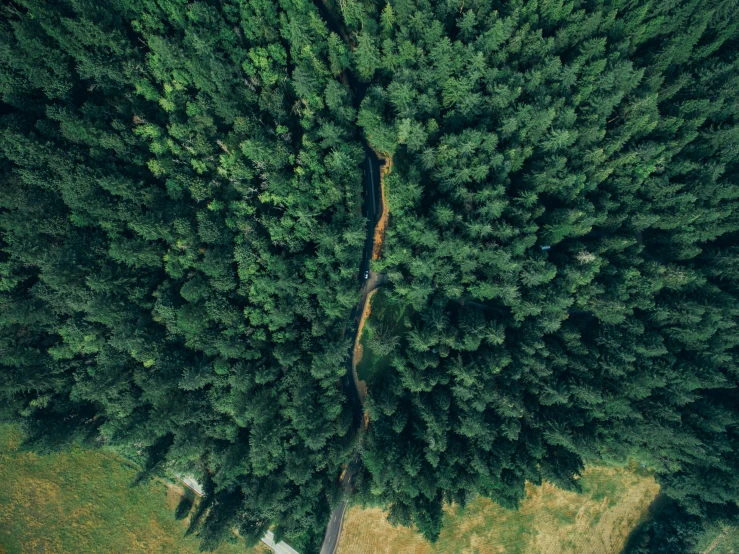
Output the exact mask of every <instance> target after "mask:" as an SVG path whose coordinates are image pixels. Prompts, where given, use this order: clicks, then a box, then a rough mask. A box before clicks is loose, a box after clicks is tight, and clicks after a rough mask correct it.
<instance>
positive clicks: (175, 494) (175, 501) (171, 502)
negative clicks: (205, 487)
mask: <svg viewBox="0 0 739 554" xmlns="http://www.w3.org/2000/svg"><path fill="white" fill-rule="evenodd" d="M184 496H185V489H183V488H182V487H180V486H179V485H172V484H170V483H167V508H169V509H170V510H174V509H176V508H177V506H178V505H179V504H180V501H181V500H182V498H183V497H184Z"/></svg>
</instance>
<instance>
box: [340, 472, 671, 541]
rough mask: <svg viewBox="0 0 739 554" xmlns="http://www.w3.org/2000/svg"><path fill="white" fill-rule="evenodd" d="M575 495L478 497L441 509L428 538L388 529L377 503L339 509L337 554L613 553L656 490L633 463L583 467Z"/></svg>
mask: <svg viewBox="0 0 739 554" xmlns="http://www.w3.org/2000/svg"><path fill="white" fill-rule="evenodd" d="M582 484H583V492H582V494H577V493H572V492H566V491H562V490H559V489H556V488H555V487H553V486H552V485H550V484H546V483H545V484H544V485H543V486H541V487H536V486H533V485H527V490H526V493H527V495H526V499H525V500H524V501H523V502H522V503H521V506H520V509H519V510H517V511H511V510H506V509H504V508H501V507H500V506H498V505H496V504H494V503H493V502H491V501H490V500H487V499H484V498H478V499H476V500H475V501H473V502H472V503H470V504H469V505H468V506H467V507H466V508H465V509H464V510H461V509H458V508H456V507H449V508H447V510H446V513H445V516H444V528H443V530H442V532H441V536H440V537H439V540H438V542H437V543H436V544H434V545H432V544H430V543H428V542H427V541H425V540H423V539H422V538H421V536H420V535H418V534H417V533H416V532H415V531H414V530H411V529H406V528H402V527H393V526H391V525H390V524H389V523H388V522H387V520H386V519H385V513H384V512H383V511H382V510H379V509H361V508H359V507H352V508H351V509H349V510H348V511H347V513H346V516H345V518H344V525H343V528H342V534H341V542H340V544H339V549H338V553H339V554H380V553H383V554H395V553H399V552H402V553H404V554H405V553H407V554H512V553H516V554H617V553H619V552H621V550H622V549H623V547H624V545H625V543H626V539H627V538H628V535H629V533H630V532H631V530H632V529H633V528H634V527H635V526H636V525H637V523H638V522H639V521H640V519H641V518H642V517H643V516H644V514H645V512H646V510H647V508H648V507H649V504H650V503H651V502H652V500H653V499H654V497H655V496H656V495H657V492H658V491H659V486H658V485H657V484H656V483H655V481H654V479H653V478H652V477H651V476H650V475H648V474H646V473H644V472H638V471H635V470H634V469H626V468H611V467H591V468H588V469H587V470H586V471H585V472H584V475H583V478H582Z"/></svg>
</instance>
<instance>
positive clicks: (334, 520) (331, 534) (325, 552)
mask: <svg viewBox="0 0 739 554" xmlns="http://www.w3.org/2000/svg"><path fill="white" fill-rule="evenodd" d="M344 512H346V500H342V501H341V502H340V503H339V505H338V506H336V508H334V511H333V512H331V519H329V520H328V525H327V526H326V534H325V535H324V536H323V543H322V544H321V554H334V552H336V547H337V546H339V536H340V535H341V524H342V523H344Z"/></svg>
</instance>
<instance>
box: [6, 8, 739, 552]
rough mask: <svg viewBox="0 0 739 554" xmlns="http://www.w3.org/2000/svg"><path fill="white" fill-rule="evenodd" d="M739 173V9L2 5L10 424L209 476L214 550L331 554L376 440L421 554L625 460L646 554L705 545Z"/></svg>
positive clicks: (729, 402) (364, 482)
mask: <svg viewBox="0 0 739 554" xmlns="http://www.w3.org/2000/svg"><path fill="white" fill-rule="evenodd" d="M355 82H357V83H359V85H356V86H352V83H355ZM360 88H361V89H362V92H361V94H359V92H358V90H359V89H360ZM365 89H366V91H365ZM363 141H366V143H368V144H369V145H370V146H371V147H372V148H373V149H374V150H376V151H377V152H379V153H381V154H382V155H383V156H385V157H386V158H388V159H389V158H392V160H393V170H392V173H390V174H389V175H388V176H387V179H386V182H385V186H386V193H387V208H388V210H389V214H390V216H389V217H390V219H389V222H388V227H387V232H386V235H385V240H384V243H383V245H382V254H381V256H380V258H379V259H377V260H373V262H372V271H373V273H377V274H382V275H384V276H386V278H387V281H388V284H387V286H385V288H384V291H385V292H386V295H387V297H388V302H390V303H391V304H392V305H393V306H394V307H395V312H396V313H402V314H403V318H402V321H403V324H402V325H394V322H393V321H381V320H379V319H378V318H375V319H371V320H370V322H369V323H368V324H369V325H373V326H374V327H375V330H376V332H375V340H374V343H373V346H372V348H373V350H375V351H376V352H377V353H380V354H381V355H382V356H383V357H384V358H385V360H386V362H387V363H386V367H385V368H384V369H383V371H382V373H381V374H378V375H377V376H376V378H375V379H370V380H368V382H367V385H368V391H367V398H366V400H365V406H364V409H365V412H366V416H367V419H368V420H369V425H368V426H367V429H366V431H364V430H357V429H356V428H355V426H354V425H353V423H352V409H351V406H350V403H349V401H348V400H347V397H346V395H345V393H344V391H343V390H342V388H341V387H340V385H339V380H340V378H341V377H342V376H343V375H344V373H345V368H346V357H347V351H348V349H349V348H350V345H351V342H352V339H353V337H351V336H350V335H351V333H350V330H349V329H348V324H349V321H350V318H351V314H352V312H353V310H354V309H355V306H356V305H357V303H358V302H359V301H360V299H361V297H362V286H363V282H362V275H359V274H358V268H359V266H360V261H361V260H362V250H363V246H364V244H365V239H366V229H367V218H366V217H365V216H363V215H362V214H363V208H362V204H363V194H362V175H363V173H362V162H363V160H364V157H365V151H364V147H363ZM738 176H739V2H737V0H588V1H585V0H538V1H537V0H509V1H503V0H441V1H432V0H391V1H388V2H385V1H382V2H376V1H372V0H326V1H325V3H324V2H322V1H321V0H315V1H310V0H274V1H272V0H219V1H210V0H195V1H189V0H188V1H185V0H108V1H107V2H95V1H94V0H58V1H56V2H46V1H44V0H8V1H6V2H3V3H2V5H0V368H1V369H0V371H1V375H2V379H0V419H2V420H3V421H12V422H15V423H19V424H21V425H22V427H23V429H24V432H25V433H26V435H27V436H28V437H29V439H28V441H27V445H26V447H27V448H30V449H33V450H35V451H38V452H48V451H53V450H58V449H60V448H63V447H65V445H68V444H70V443H72V442H78V443H82V444H85V445H92V446H94V445H98V446H100V445H107V446H111V447H114V448H115V449H116V450H117V451H118V452H120V453H121V455H123V456H126V457H128V458H129V459H131V460H134V461H135V462H136V463H137V464H138V465H139V467H141V468H142V469H141V474H140V477H139V479H140V480H145V479H147V478H149V477H151V476H152V475H156V474H158V473H159V472H164V471H166V472H171V473H177V474H191V475H194V476H196V477H197V478H198V480H199V481H200V482H202V484H203V486H204V489H205V492H206V494H205V496H204V499H203V501H202V502H201V503H200V504H199V508H198V513H197V514H196V516H195V517H193V519H192V521H191V525H190V530H189V532H193V533H197V534H198V536H199V537H200V539H201V545H202V546H201V547H202V549H203V550H205V551H208V550H212V549H213V548H215V546H216V545H217V544H218V543H219V542H220V541H222V540H224V539H227V538H228V537H230V536H231V534H232V531H233V530H234V529H235V530H238V533H239V534H240V535H241V536H243V537H245V538H246V539H247V541H248V542H250V543H256V542H257V541H258V540H259V538H260V537H261V536H262V535H263V534H264V532H265V531H266V530H267V529H268V528H273V529H274V531H275V535H276V536H277V538H278V539H285V540H288V541H290V543H291V544H292V545H293V546H295V547H296V548H297V549H299V550H300V551H301V552H305V553H310V552H317V551H318V549H319V547H320V543H321V539H322V537H323V531H324V528H325V526H326V523H327V521H328V518H329V514H330V513H331V510H332V509H333V507H334V506H336V504H337V503H338V502H339V500H340V499H341V497H342V494H343V491H342V488H341V486H340V482H339V476H340V475H341V472H342V470H343V468H344V467H345V466H346V464H347V463H348V462H349V461H350V460H351V459H352V457H353V456H354V454H355V453H358V454H359V456H360V458H361V461H362V464H363V468H364V469H363V470H362V472H361V473H360V475H359V476H358V482H357V491H356V493H355V495H356V497H357V499H358V501H360V502H362V503H364V504H367V505H376V506H381V507H383V508H385V509H387V510H388V513H389V519H390V521H391V522H393V523H396V524H401V525H408V526H410V525H415V526H416V528H417V529H418V531H419V532H420V533H422V534H423V535H424V536H425V537H426V538H428V539H429V540H435V539H436V538H437V537H438V535H439V533H440V530H441V521H442V513H443V512H442V510H443V506H444V505H445V504H446V503H450V502H454V503H457V504H460V505H462V506H464V505H465V504H466V503H467V502H468V501H469V500H471V499H472V498H474V497H475V496H478V495H482V496H484V497H487V498H490V499H492V500H493V501H494V502H496V503H498V504H500V505H502V506H504V507H506V508H509V509H516V508H517V506H518V503H519V501H520V500H521V499H522V498H523V495H524V485H525V483H526V482H527V481H528V482H531V483H534V484H539V483H541V482H542V481H548V482H551V483H553V484H555V485H556V486H558V487H561V488H565V489H568V490H577V489H578V487H579V483H578V481H579V478H580V474H581V471H582V470H583V468H584V465H585V464H586V463H589V462H593V461H598V462H601V463H612V464H625V463H626V462H627V461H629V460H636V461H637V462H638V463H639V464H642V465H643V466H644V467H646V468H648V469H649V470H651V471H653V472H654V473H655V475H656V478H657V480H658V482H659V484H660V486H661V494H662V495H663V497H664V499H665V501H664V502H663V505H665V506H667V508H665V510H664V511H663V513H662V515H660V514H658V515H657V516H656V517H655V518H654V519H653V521H652V522H651V523H650V524H649V525H647V526H646V527H645V528H644V529H643V530H642V531H641V532H640V534H639V536H638V537H635V540H634V541H632V543H633V544H631V545H630V548H631V551H632V552H633V553H635V554H636V553H639V554H654V553H658V552H659V553H679V552H689V551H690V549H691V548H692V547H693V546H694V544H695V540H696V539H695V537H696V535H697V533H699V531H700V529H701V528H702V526H705V525H708V524H709V523H710V524H713V523H715V522H716V521H730V520H733V519H735V518H736V517H737V513H738V512H739V508H738V507H737V501H739V395H738V394H737V384H739V328H737V324H738V323H739V245H738V244H737V239H739V182H738Z"/></svg>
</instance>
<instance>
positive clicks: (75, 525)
mask: <svg viewBox="0 0 739 554" xmlns="http://www.w3.org/2000/svg"><path fill="white" fill-rule="evenodd" d="M20 440H21V435H20V433H19V431H18V429H17V428H15V427H13V426H10V425H0V554H21V553H22V554H36V553H39V554H40V553H44V554H67V553H75V554H81V553H94V554H103V553H115V554H120V553H147V554H150V553H152V554H153V553H167V554H171V553H183V554H187V553H193V554H194V553H196V552H198V541H197V538H196V537H193V536H189V537H185V536H184V532H185V529H186V527H187V525H186V523H185V522H184V521H177V520H176V519H175V517H174V510H175V507H176V506H177V504H178V503H179V501H180V498H181V496H182V494H183V491H182V489H181V488H180V487H174V486H168V485H166V484H164V483H161V482H156V481H155V482H151V483H147V484H143V485H140V486H137V487H131V486H130V484H131V482H132V481H133V479H134V477H135V476H136V470H134V469H133V468H131V467H129V466H127V465H126V464H125V463H123V462H122V461H121V460H120V459H118V458H116V457H115V456H114V455H112V454H111V453H108V452H102V451H91V450H83V449H79V448H77V449H72V450H70V451H68V452H62V453H58V454H51V455H48V456H38V455H35V454H32V453H28V452H20V451H18V445H19V443H20ZM217 552H218V553H219V554H236V553H237V552H239V553H241V554H244V553H250V554H256V553H257V552H259V553H262V552H265V553H266V552H268V549H266V548H264V549H262V548H257V549H251V550H250V549H245V548H244V546H243V545H239V544H225V545H223V546H222V547H220V548H219V549H218V551H217Z"/></svg>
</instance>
